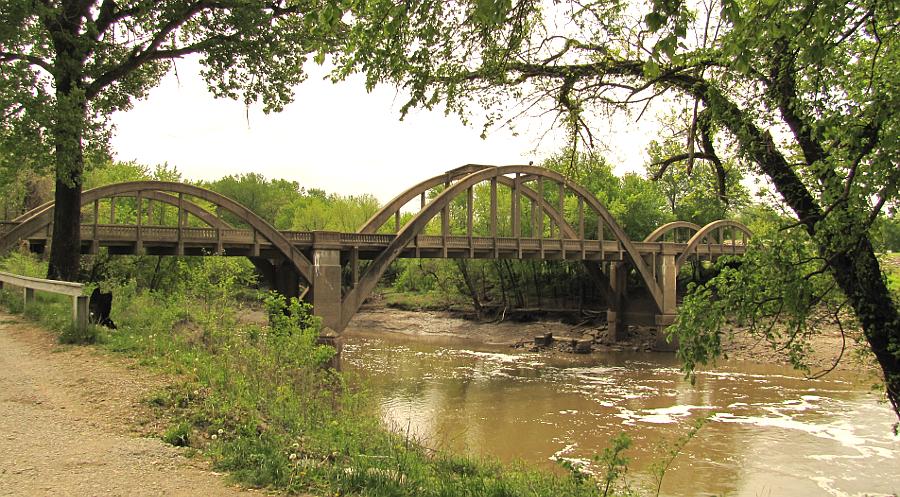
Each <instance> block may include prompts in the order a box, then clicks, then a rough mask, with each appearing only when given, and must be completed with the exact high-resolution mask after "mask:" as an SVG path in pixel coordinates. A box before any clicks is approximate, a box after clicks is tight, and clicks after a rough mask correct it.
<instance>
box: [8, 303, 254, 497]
mask: <svg viewBox="0 0 900 497" xmlns="http://www.w3.org/2000/svg"><path fill="white" fill-rule="evenodd" d="M161 382H162V380H161V379H160V378H154V377H151V376H148V375H147V373H146V372H142V371H141V369H133V368H129V367H128V363H127V362H125V361H124V360H120V359H118V358H115V357H110V356H108V355H103V354H102V353H101V352H98V351H95V350H92V349H90V348H88V347H66V346H60V345H58V344H57V343H56V341H55V337H54V336H52V335H51V334H49V333H47V332H46V331H43V330H40V329H38V328H35V327H34V326H33V325H31V324H29V323H28V322H27V321H24V320H22V319H21V318H19V317H16V316H11V315H9V314H6V313H2V312H0V496H6V495H54V496H56V495H77V496H82V495H104V496H106V495H122V496H126V495H127V496H133V495H184V496H188V495H191V496H194V495H223V496H232V495H235V496H237V495H257V496H258V495H261V494H260V493H259V492H252V491H241V490H239V489H236V488H233V487H230V486H228V485H227V484H226V483H225V481H224V477H223V476H220V475H217V474H215V473H213V472H211V471H210V469H209V467H208V465H207V464H205V463H204V462H203V461H199V460H193V459H188V458H186V457H184V456H183V453H182V452H181V450H180V449H176V448H175V447H172V446H170V445H166V444H165V443H163V442H162V441H161V440H159V439H158V438H147V437H142V436H141V435H142V434H146V433H152V432H153V430H154V429H155V428H156V427H155V426H154V423H156V421H154V419H153V416H152V415H151V414H152V413H151V412H150V411H149V409H148V408H147V407H146V406H145V405H144V404H142V403H141V399H142V398H143V397H144V396H145V395H146V394H147V393H148V392H149V391H150V390H152V389H153V387H154V386H159V385H160V384H161Z"/></svg>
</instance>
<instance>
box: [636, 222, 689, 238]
mask: <svg viewBox="0 0 900 497" xmlns="http://www.w3.org/2000/svg"><path fill="white" fill-rule="evenodd" d="M700 229H701V228H700V226H699V225H696V224H694V223H691V222H688V221H672V222H671V223H666V224H664V225H662V226H660V227H659V228H656V229H655V230H653V232H652V233H650V234H649V235H647V237H646V238H644V241H645V242H648V243H649V242H658V241H660V240H665V238H666V236H667V235H668V234H669V233H672V234H673V235H677V233H678V230H685V231H689V232H691V233H696V232H698V231H700Z"/></svg>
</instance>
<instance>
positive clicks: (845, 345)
mask: <svg viewBox="0 0 900 497" xmlns="http://www.w3.org/2000/svg"><path fill="white" fill-rule="evenodd" d="M603 321H604V320H603V319H602V318H600V319H593V320H585V321H583V322H581V323H579V324H574V325H573V324H567V323H564V322H561V321H559V320H534V321H525V322H521V321H518V322H517V321H512V320H504V321H475V320H471V319H464V318H462V317H459V315H458V314H456V313H451V312H442V311H407V310H400V309H394V308H390V307H387V306H385V305H383V304H381V303H375V304H366V305H365V306H363V308H362V309H360V311H359V313H358V314H357V315H356V316H355V317H354V318H353V320H352V321H351V322H350V325H349V326H348V328H347V330H346V333H350V334H355V335H360V336H367V335H368V336H372V335H380V334H383V333H384V332H385V331H387V332H388V333H396V334H398V335H403V336H408V337H415V338H417V339H421V340H422V341H425V342H428V343H439V344H454V343H460V344H466V345H477V344H481V345H485V346H497V347H516V348H531V347H532V346H533V344H534V340H535V337H537V336H543V335H546V334H548V333H550V334H552V336H553V337H554V339H555V340H554V345H553V346H551V347H549V348H548V349H549V350H551V351H559V352H568V351H571V350H572V345H571V344H572V342H573V341H577V340H582V341H585V340H589V341H590V342H591V345H592V349H593V350H594V351H596V352H612V351H628V352H643V351H649V350H651V347H652V344H653V343H654V341H655V339H656V334H657V333H659V330H658V329H656V328H646V327H629V329H628V330H627V332H626V338H625V340H623V341H618V342H615V341H613V340H611V338H610V335H609V332H608V329H607V326H606V323H605V322H603ZM858 338H859V337H858V336H856V335H855V334H854V333H853V332H847V331H845V333H843V334H842V333H841V331H840V329H838V328H837V327H826V328H824V329H822V330H820V332H819V333H816V334H815V335H813V336H810V337H809V351H808V352H809V353H808V356H807V357H808V360H807V363H808V365H809V369H810V371H809V372H810V374H816V373H818V372H820V371H822V370H825V369H830V368H832V367H833V366H834V365H835V363H837V365H836V366H834V369H835V370H838V371H849V370H856V371H858V370H861V369H864V370H871V371H877V368H876V367H875V365H874V363H873V362H872V361H871V359H870V357H869V355H868V353H867V349H866V347H865V344H864V343H860V342H859V340H858ZM723 343H724V346H723V349H724V352H725V354H726V355H727V357H728V358H730V359H735V360H740V361H751V362H757V363H766V364H790V357H789V355H788V352H787V351H786V350H774V349H773V348H772V347H771V346H770V345H769V344H768V343H767V342H766V341H765V340H764V339H759V338H757V337H753V336H751V335H750V334H749V332H748V331H747V330H746V329H745V328H740V327H734V328H732V329H731V330H730V332H729V333H727V334H726V335H725V336H723ZM661 353H665V352H661ZM838 359H840V360H839V361H838Z"/></svg>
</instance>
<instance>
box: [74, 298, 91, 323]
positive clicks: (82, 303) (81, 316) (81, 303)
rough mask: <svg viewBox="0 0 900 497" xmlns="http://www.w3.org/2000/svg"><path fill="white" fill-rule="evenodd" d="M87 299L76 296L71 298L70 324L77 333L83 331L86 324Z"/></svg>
mask: <svg viewBox="0 0 900 497" xmlns="http://www.w3.org/2000/svg"><path fill="white" fill-rule="evenodd" d="M88 313H89V311H88V297H87V295H77V296H73V297H72V323H73V324H74V325H75V329H76V330H78V331H84V330H85V329H86V328H87V324H88Z"/></svg>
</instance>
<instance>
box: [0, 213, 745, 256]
mask: <svg viewBox="0 0 900 497" xmlns="http://www.w3.org/2000/svg"><path fill="white" fill-rule="evenodd" d="M3 224H4V225H5V226H4V228H6V229H7V230H8V229H9V226H10V225H12V224H14V223H8V222H7V223H3ZM49 231H50V230H49V229H47V230H42V231H41V232H39V233H35V234H34V235H32V236H30V237H29V239H28V241H29V243H30V244H31V245H32V247H33V248H34V249H36V250H42V249H43V248H44V246H45V245H46V243H47V240H48V239H49V238H50V234H49ZM179 231H180V232H181V233H180V243H181V245H182V247H183V251H182V254H184V255H203V254H212V253H216V252H218V251H220V249H221V250H224V253H225V255H232V256H253V255H260V256H264V257H267V256H272V257H276V256H278V253H277V249H275V247H273V246H272V245H271V244H270V243H269V242H268V241H267V240H265V239H264V238H263V237H261V236H258V235H257V234H256V233H255V232H254V231H253V230H249V229H214V228H182V229H181V230H179V229H178V228H176V227H167V226H147V225H145V226H141V227H140V228H138V227H137V226H126V225H106V224H98V225H96V235H95V227H94V225H82V227H81V237H82V250H83V251H84V252H85V253H88V252H90V250H91V249H92V247H94V246H95V245H94V241H95V240H96V241H97V246H102V247H108V248H109V250H110V252H112V253H115V254H132V253H136V252H137V251H138V240H140V243H141V245H143V248H144V251H145V252H146V253H147V254H151V255H177V254H178V246H179ZM282 233H284V235H285V236H286V237H287V239H288V240H290V242H291V243H293V244H294V246H296V247H297V248H298V249H300V250H302V251H304V252H305V251H307V250H309V249H311V248H312V247H313V237H314V235H313V232H308V231H307V232H304V231H282ZM394 236H395V235H393V234H363V233H340V241H339V248H340V249H341V250H342V251H351V250H354V249H355V250H357V253H358V257H359V258H360V259H374V258H375V257H377V256H378V254H379V253H381V252H382V251H383V250H384V249H385V248H387V246H388V245H389V244H390V243H391V241H392V240H393V239H394ZM634 245H635V247H636V248H637V250H638V252H639V253H640V254H641V255H643V256H649V257H653V256H654V255H658V254H661V253H663V252H666V253H669V254H671V253H676V254H680V253H681V252H683V250H684V248H685V247H686V246H687V244H686V243H673V242H634ZM697 252H698V254H699V255H701V256H710V257H714V256H718V255H723V254H742V253H744V246H743V245H742V244H741V242H740V241H736V242H732V241H730V240H725V243H720V244H717V243H712V244H701V245H700V246H699V247H697ZM399 256H400V257H426V258H475V259H490V258H522V259H547V260H562V259H567V260H593V261H617V260H622V259H623V248H622V245H621V244H620V243H619V242H617V241H615V240H604V241H603V242H602V243H601V242H600V241H599V240H569V239H566V240H560V239H558V238H540V239H538V238H510V237H497V238H491V237H479V236H473V237H471V238H470V237H467V236H461V235H448V236H446V237H443V236H440V235H436V236H435V235H419V236H418V237H416V238H414V239H413V241H411V242H410V243H409V244H408V245H407V246H406V247H405V248H404V250H403V251H402V252H401V253H400V255H399Z"/></svg>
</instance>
